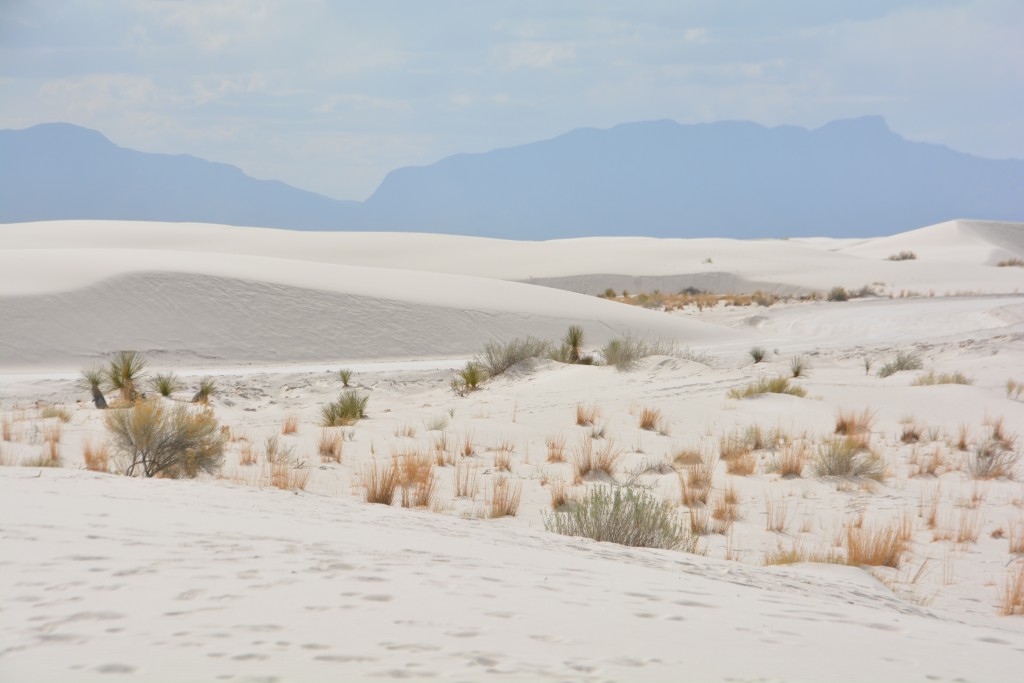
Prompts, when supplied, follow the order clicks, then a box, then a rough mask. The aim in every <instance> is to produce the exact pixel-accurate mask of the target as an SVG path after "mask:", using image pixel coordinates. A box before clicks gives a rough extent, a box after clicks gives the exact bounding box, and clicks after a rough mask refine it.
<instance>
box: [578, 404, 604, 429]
mask: <svg viewBox="0 0 1024 683" xmlns="http://www.w3.org/2000/svg"><path fill="white" fill-rule="evenodd" d="M600 417H601V408H600V407H599V406H596V405H584V404H583V403H577V404H576V424H577V425H579V426H580V427H590V426H592V425H594V424H596V423H597V421H598V419H600Z"/></svg>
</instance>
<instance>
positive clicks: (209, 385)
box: [192, 377, 217, 405]
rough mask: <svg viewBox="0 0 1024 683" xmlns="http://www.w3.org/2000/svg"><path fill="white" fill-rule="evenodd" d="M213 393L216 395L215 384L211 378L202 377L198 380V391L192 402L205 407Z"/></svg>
mask: <svg viewBox="0 0 1024 683" xmlns="http://www.w3.org/2000/svg"><path fill="white" fill-rule="evenodd" d="M215 393H217V383H216V382H215V381H214V379H213V378H212V377H203V378H202V379H201V380H199V390H198V391H196V393H195V395H194V396H193V397H192V402H193V403H202V404H203V405H206V404H208V403H209V402H210V397H211V396H213V395H214V394H215Z"/></svg>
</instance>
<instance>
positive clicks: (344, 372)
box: [338, 368, 352, 388]
mask: <svg viewBox="0 0 1024 683" xmlns="http://www.w3.org/2000/svg"><path fill="white" fill-rule="evenodd" d="M338 376H339V377H341V386H343V387H346V388H348V383H349V382H351V381H352V371H351V370H349V369H347V368H342V369H341V370H338Z"/></svg>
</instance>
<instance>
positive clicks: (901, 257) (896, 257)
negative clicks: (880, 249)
mask: <svg viewBox="0 0 1024 683" xmlns="http://www.w3.org/2000/svg"><path fill="white" fill-rule="evenodd" d="M916 258H917V254H915V253H914V252H912V251H901V252H900V253H898V254H891V255H890V256H889V260H890V261H913V260H914V259H916Z"/></svg>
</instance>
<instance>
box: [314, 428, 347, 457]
mask: <svg viewBox="0 0 1024 683" xmlns="http://www.w3.org/2000/svg"><path fill="white" fill-rule="evenodd" d="M344 444H345V434H344V432H341V431H338V430H336V429H330V428H325V429H321V430H320V439H319V440H318V441H317V444H316V449H317V452H318V453H319V454H320V460H321V461H322V462H336V463H339V464H340V463H341V455H342V452H343V451H344Z"/></svg>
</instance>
